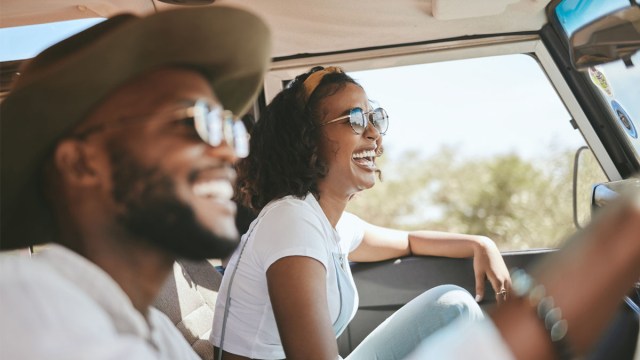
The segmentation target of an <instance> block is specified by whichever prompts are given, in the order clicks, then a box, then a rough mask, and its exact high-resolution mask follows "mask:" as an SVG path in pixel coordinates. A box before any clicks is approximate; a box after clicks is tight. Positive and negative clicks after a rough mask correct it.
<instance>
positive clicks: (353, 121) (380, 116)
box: [320, 108, 389, 135]
mask: <svg viewBox="0 0 640 360" xmlns="http://www.w3.org/2000/svg"><path fill="white" fill-rule="evenodd" d="M343 120H345V122H346V121H348V122H349V125H351V129H352V130H353V132H354V133H356V134H358V135H360V134H362V133H363V132H364V131H365V130H366V129H367V126H369V124H373V127H374V128H376V130H378V132H379V133H380V135H384V134H385V133H386V132H387V129H388V128H389V115H387V112H386V111H385V110H384V109H383V108H377V109H373V110H371V111H367V112H365V111H364V110H362V109H361V108H353V109H351V110H349V115H345V116H341V117H339V118H336V119H333V120H329V121H327V122H326V123H323V124H320V126H325V125H329V124H333V123H337V122H339V121H343Z"/></svg>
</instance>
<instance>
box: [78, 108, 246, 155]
mask: <svg viewBox="0 0 640 360" xmlns="http://www.w3.org/2000/svg"><path fill="white" fill-rule="evenodd" d="M153 119H157V118H155V117H153V118H152V117H136V118H121V119H118V120H115V121H112V122H110V123H105V124H101V125H96V126H93V127H90V128H88V129H86V130H84V131H82V132H80V133H78V134H76V135H75V136H77V137H86V136H87V135H89V134H92V133H95V132H99V131H103V130H106V129H111V128H118V127H123V126H131V125H134V124H138V123H141V122H144V121H151V120H153ZM155 121H165V122H179V121H182V122H188V123H189V124H192V126H193V127H194V128H195V130H196V132H197V133H198V136H199V137H200V138H201V139H202V141H204V142H205V143H207V144H209V145H211V146H213V147H216V146H220V145H221V144H222V141H225V142H226V143H227V145H229V146H230V147H231V148H232V149H233V151H234V152H235V155H236V156H237V157H239V158H244V157H247V155H249V134H248V132H247V129H246V128H245V126H244V124H243V123H242V121H241V120H240V119H238V118H236V117H234V116H233V114H232V113H231V111H228V110H224V109H223V108H222V107H221V106H220V105H217V104H211V103H209V102H208V101H207V100H204V99H200V100H197V101H196V102H195V103H194V104H193V105H191V106H189V107H186V108H182V109H178V110H175V111H173V112H171V113H169V114H168V116H167V117H166V118H165V119H163V120H155Z"/></svg>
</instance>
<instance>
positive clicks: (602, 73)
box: [555, 0, 640, 160]
mask: <svg viewBox="0 0 640 360" xmlns="http://www.w3.org/2000/svg"><path fill="white" fill-rule="evenodd" d="M625 6H629V0H607V1H592V0H564V1H561V2H560V3H559V4H558V6H557V7H556V8H555V13H556V16H557V18H558V21H559V24H560V25H561V26H562V29H563V30H564V32H565V35H566V37H567V38H569V37H570V36H571V34H572V33H573V32H574V31H575V30H576V29H578V28H580V27H582V26H583V25H585V24H586V23H587V22H589V21H592V20H594V19H596V18H597V17H600V16H603V15H606V14H609V13H611V12H614V11H616V10H619V9H621V8H623V7H625ZM631 62H632V63H633V64H635V66H627V65H625V63H624V62H623V61H622V60H618V61H614V62H610V63H607V64H604V65H598V66H592V67H590V68H589V69H588V71H585V72H583V75H582V76H585V77H587V78H588V80H589V81H588V83H589V85H590V86H591V87H592V88H593V89H594V90H595V91H596V92H597V94H598V97H599V98H600V100H601V101H602V102H603V104H604V105H605V107H606V108H607V109H608V110H609V112H610V115H611V119H613V121H614V122H615V124H616V127H617V128H618V129H619V130H620V132H621V134H622V137H621V138H622V139H624V140H623V141H626V142H627V143H628V145H630V146H629V148H631V150H632V151H633V155H634V156H635V158H636V159H638V160H640V139H638V135H639V134H638V132H639V131H640V128H639V127H640V123H639V121H640V86H638V84H640V53H635V54H634V55H633V56H631Z"/></svg>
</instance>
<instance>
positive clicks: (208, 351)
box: [154, 260, 222, 360]
mask: <svg viewBox="0 0 640 360" xmlns="http://www.w3.org/2000/svg"><path fill="white" fill-rule="evenodd" d="M219 264H220V263H219V261H218V260H209V261H186V260H180V261H176V263H175V264H174V265H173V274H172V276H169V279H168V280H167V283H166V284H165V285H164V287H163V288H162V290H161V292H160V295H159V296H158V298H157V299H156V301H155V303H154V306H155V307H156V308H158V309H159V310H160V311H162V312H163V313H165V314H166V315H167V316H168V317H169V319H171V321H172V322H173V323H174V324H175V325H176V327H177V328H178V330H180V332H181V333H182V335H183V336H184V337H185V339H187V342H188V343H189V344H190V345H191V346H192V347H193V349H194V350H195V352H196V353H197V354H198V355H199V356H200V357H201V358H202V359H204V360H213V346H212V345H211V343H210V342H209V334H210V333H211V326H212V324H213V312H214V308H215V303H216V299H217V297H218V289H219V287H220V282H221V281H222V275H221V274H220V273H219V272H218V271H217V270H216V268H215V266H216V265H219Z"/></svg>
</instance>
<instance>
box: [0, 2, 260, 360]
mask: <svg viewBox="0 0 640 360" xmlns="http://www.w3.org/2000/svg"><path fill="white" fill-rule="evenodd" d="M269 51H270V41H269V31H268V29H267V27H266V25H265V24H264V23H263V22H262V21H261V20H260V19H258V18H257V17H255V16H254V15H252V14H249V13H247V12H244V11H241V10H238V9H232V8H225V7H209V8H197V9H194V8H190V9H181V10H176V11H167V12H161V13H158V14H154V15H151V16H148V17H145V18H137V17H135V16H131V15H120V16H117V17H114V18H112V19H109V20H106V21H104V22H102V23H100V24H98V25H96V26H94V27H92V28H90V29H88V30H86V31H83V32H81V33H79V34H77V35H75V36H73V37H71V38H69V39H67V40H64V41H62V42H60V43H58V44H56V45H54V46H52V47H51V48H49V49H47V50H45V51H44V52H42V53H41V54H40V55H38V56H37V57H36V58H34V59H33V60H32V61H30V62H29V63H28V64H27V65H26V67H25V68H24V69H23V70H22V71H21V75H20V76H19V77H18V78H17V79H16V81H15V85H14V87H13V89H12V91H11V92H10V94H9V95H8V97H7V98H6V99H5V100H4V102H2V104H0V121H1V125H2V133H1V139H0V140H1V149H0V150H1V155H0V156H1V159H0V160H1V161H0V163H1V166H2V172H1V189H2V193H1V209H0V210H1V219H2V223H1V225H0V228H1V238H0V246H1V247H2V249H12V248H19V247H25V246H29V245H33V244H36V243H41V242H44V241H52V242H54V243H55V244H51V245H48V246H47V247H46V248H45V249H44V250H42V251H41V252H40V253H38V254H36V255H35V256H34V258H33V259H29V258H17V257H12V256H9V255H2V256H0V289H2V290H1V292H0V318H1V319H2V320H1V321H0V358H2V359H41V358H47V359H62V358H64V359H74V358H87V357H91V358H98V359H102V358H105V359H106V358H109V359H111V358H114V359H116V358H117V359H121V358H132V359H157V358H162V359H196V358H197V355H195V353H194V352H193V351H192V349H191V347H190V346H189V345H188V344H187V342H186V341H185V340H184V339H183V338H182V337H181V335H180V334H179V332H178V331H177V330H176V329H175V327H174V326H173V324H172V323H171V322H170V321H169V320H168V319H167V318H166V317H165V316H164V315H163V314H161V313H160V312H159V311H157V310H155V309H153V308H151V307H150V305H151V304H152V302H153V300H154V298H155V297H156V295H157V294H158V292H159V291H160V289H161V287H162V285H163V284H164V282H165V279H166V278H167V276H168V275H169V273H170V272H171V269H172V266H173V262H174V260H175V259H177V258H190V259H206V258H214V257H224V256H226V255H228V254H229V253H230V252H231V251H232V250H233V249H234V247H235V245H236V242H237V237H238V233H237V230H236V228H235V225H234V215H235V205H234V204H233V202H232V201H231V196H232V194H233V190H232V181H233V180H234V172H233V170H232V164H233V162H234V161H235V160H236V158H237V156H242V155H245V153H246V150H247V149H246V148H244V144H245V143H246V133H245V132H243V131H242V130H243V129H244V127H243V126H242V125H241V123H240V122H239V121H236V122H234V121H233V120H231V119H232V118H231V117H230V113H229V112H226V111H224V110H223V109H227V110H230V111H232V112H233V113H236V114H238V115H241V114H242V113H243V112H244V111H246V110H247V108H248V107H249V106H250V104H251V102H252V101H253V99H254V97H255V95H256V93H257V92H258V90H259V87H260V84H261V81H262V77H263V75H264V72H265V71H266V68H267V65H268V61H269ZM232 129H233V130H232Z"/></svg>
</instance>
